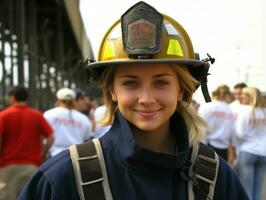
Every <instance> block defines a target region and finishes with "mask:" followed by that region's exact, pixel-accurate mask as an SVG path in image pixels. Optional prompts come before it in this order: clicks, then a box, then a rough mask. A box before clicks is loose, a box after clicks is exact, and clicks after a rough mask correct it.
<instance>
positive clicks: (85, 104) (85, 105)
mask: <svg viewBox="0 0 266 200" xmlns="http://www.w3.org/2000/svg"><path fill="white" fill-rule="evenodd" d="M75 92H76V98H75V101H74V107H75V109H76V110H78V111H79V112H81V113H83V114H84V115H86V116H87V117H88V118H89V120H90V123H91V130H92V132H95V127H96V122H95V118H94V114H93V112H94V110H93V109H92V107H93V102H92V101H91V100H90V97H89V96H88V95H87V94H86V93H85V92H84V91H82V90H79V89H77V90H76V91H75Z"/></svg>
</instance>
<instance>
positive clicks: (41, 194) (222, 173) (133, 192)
mask: <svg viewBox="0 0 266 200" xmlns="http://www.w3.org/2000/svg"><path fill="white" fill-rule="evenodd" d="M170 124H171V128H172V132H173V133H175V135H176V142H177V146H178V153H177V154H176V155H166V154H162V153H156V152H152V151H149V150H147V149H144V148H141V147H140V146H138V145H137V144H136V142H135V139H134V137H133V135H132V132H131V127H130V124H129V123H128V122H127V121H126V120H125V119H124V117H123V116H122V115H121V114H120V113H119V112H118V113H117V116H116V118H115V120H114V123H113V126H112V128H111V129H110V131H109V132H108V133H107V134H105V135H104V136H103V137H102V138H100V142H101V145H102V149H103V153H104V158H105V162H106V166H107V174H108V178H109V184H110V189H111V192H112V195H113V199H114V200H146V199H147V200H162V199H164V200H177V199H180V200H186V199H187V196H188V195H187V181H186V178H185V177H186V176H187V171H188V170H187V168H188V164H189V162H188V160H189V158H190V152H191V148H189V143H188V131H187V128H186V126H185V122H184V120H183V118H182V117H181V116H180V115H179V114H177V113H175V114H174V115H173V116H172V117H171V123H170ZM18 199H19V200H26V199H27V200H30V199H35V200H48V199H52V200H63V199H64V200H68V199H69V200H76V199H77V200H78V199H79V197H78V193H77V190H76V185H75V178H74V172H73V168H72V163H71V159H70V154H69V151H68V150H66V151H64V152H62V153H60V154H58V155H56V156H55V157H52V158H50V159H49V160H48V161H47V162H45V163H44V164H43V165H42V166H41V167H40V168H39V170H38V171H37V173H36V174H35V175H34V176H33V177H32V179H31V180H30V181H29V182H28V183H27V185H26V186H25V187H24V189H23V191H22V192H21V194H20V196H19V198H18ZM238 199H239V200H246V199H248V197H247V195H246V193H245V191H244V189H243V187H242V185H241V184H240V182H239V181H238V179H237V177H236V175H235V173H234V172H233V171H232V169H231V168H230V167H229V166H228V165H227V163H226V162H225V161H224V160H223V159H221V158H220V167H219V173H218V177H217V182H216V187H215V193H214V200H238Z"/></svg>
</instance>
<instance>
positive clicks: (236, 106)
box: [229, 82, 247, 174]
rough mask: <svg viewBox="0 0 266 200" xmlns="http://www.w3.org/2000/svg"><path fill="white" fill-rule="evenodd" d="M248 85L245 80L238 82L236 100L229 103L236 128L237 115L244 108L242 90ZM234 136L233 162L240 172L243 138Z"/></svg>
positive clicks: (234, 94) (235, 93) (236, 169)
mask: <svg viewBox="0 0 266 200" xmlns="http://www.w3.org/2000/svg"><path fill="white" fill-rule="evenodd" d="M246 87H247V84H246V83H243V82H240V83H237V84H235V85H234V87H233V96H234V101H232V102H231V103H230V104H229V107H230V109H231V110H232V112H233V115H234V129H235V122H236V118H237V115H238V113H239V112H241V108H242V106H241V105H242V103H241V96H242V90H243V88H246ZM234 133H235V131H234ZM234 138H235V141H234V148H235V150H234V151H235V159H234V162H233V163H232V164H233V167H234V169H235V171H236V173H237V174H238V157H239V147H240V143H241V140H239V139H238V137H237V136H235V137H234Z"/></svg>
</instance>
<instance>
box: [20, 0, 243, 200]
mask: <svg viewBox="0 0 266 200" xmlns="http://www.w3.org/2000/svg"><path fill="white" fill-rule="evenodd" d="M132 20H133V21H132ZM113 33H114V34H113ZM122 35H123V36H122ZM98 58H99V61H98V62H93V63H90V64H88V66H87V67H88V68H89V70H93V71H92V72H94V73H91V74H92V75H93V76H94V77H93V78H94V79H95V80H97V81H99V84H100V86H101V89H102V91H103V96H104V99H105V100H106V115H105V117H104V119H103V120H102V122H104V124H106V125H112V127H111V129H110V130H109V131H108V132H107V133H106V134H105V135H104V136H102V137H101V138H99V139H95V140H92V141H89V142H87V143H84V144H80V145H73V146H71V148H70V149H69V151H64V152H62V153H60V154H59V155H57V156H55V157H54V158H51V159H49V161H48V162H47V163H46V164H44V165H43V166H42V167H41V168H39V171H38V172H37V173H36V174H35V176H33V177H32V179H31V181H30V182H28V184H27V186H26V187H25V188H24V190H23V191H22V193H21V195H20V197H19V200H24V199H38V200H46V199H52V200H55V199H64V200H67V199H71V200H77V199H88V200H89V199H97V200H98V199H116V200H118V199H119V200H120V199H121V200H142V199H143V200H162V199H167V200H168V199H172V200H177V199H182V200H186V199H189V200H192V199H214V200H218V199H220V200H236V199H241V200H247V196H246V194H245V191H244V189H243V187H242V185H241V183H240V182H239V181H238V179H237V177H236V175H235V174H234V172H233V170H232V169H231V168H230V167H229V166H228V164H227V163H226V162H225V161H224V160H223V159H221V158H220V157H219V156H218V155H217V154H216V153H215V152H214V151H213V150H212V149H211V148H209V147H208V146H206V145H204V144H202V143H199V141H200V139H201V137H202V134H203V133H202V131H201V128H200V127H202V126H203V127H205V125H206V123H205V122H204V120H203V119H202V118H201V117H199V116H198V115H197V113H196V112H195V111H194V110H193V109H192V108H191V107H190V106H189V104H190V103H191V100H192V95H193V93H194V92H195V90H196V88H197V87H198V86H199V85H200V84H201V86H202V89H203V91H204V92H203V94H204V97H205V99H206V100H207V101H208V100H209V95H208V91H207V87H206V86H207V85H206V83H207V75H208V68H209V66H210V65H209V62H213V61H211V60H213V59H212V58H210V57H209V58H207V59H206V60H202V61H200V60H196V59H195V53H194V50H193V47H192V43H191V41H190V39H189V36H188V34H187V33H186V32H185V30H184V29H183V27H182V26H181V25H180V24H179V23H178V22H176V21H175V20H174V19H172V18H170V17H168V16H167V15H164V14H161V13H159V12H158V11H157V10H155V8H153V7H151V6H150V5H148V4H146V3H145V2H143V1H140V2H138V3H136V4H135V5H134V6H132V7H131V8H129V9H128V10H127V11H126V12H125V13H124V14H123V15H122V17H121V20H117V21H116V23H115V24H114V25H113V26H112V27H111V28H110V29H109V30H108V32H107V34H106V35H105V37H104V39H103V41H102V44H101V49H100V51H99V56H98ZM198 148H199V149H198ZM202 148H203V149H202ZM201 150H203V152H204V155H205V156H203V155H202V154H203V152H202V151H201ZM198 154H200V155H202V156H198ZM194 158H195V160H194ZM199 160H200V161H202V162H200V163H198V161H199ZM196 163H198V164H199V165H197V166H196ZM207 163H208V164H207ZM202 166H203V167H202ZM205 167H206V168H205ZM196 169H197V170H196ZM200 172H206V173H200ZM209 175H210V176H209Z"/></svg>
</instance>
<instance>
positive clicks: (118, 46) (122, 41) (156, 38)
mask: <svg viewBox="0 0 266 200" xmlns="http://www.w3.org/2000/svg"><path fill="white" fill-rule="evenodd" d="M208 61H209V60H205V61H201V60H199V59H196V58H195V53H194V50H193V46H192V43H191V40H190V38H189V36H188V34H187V33H186V31H185V29H184V28H183V27H182V26H181V25H180V24H179V23H178V22H176V21H175V20H174V19H172V18H171V17H169V16H167V15H165V14H161V13H159V12H158V11H157V10H155V9H154V8H153V7H151V6H150V5H148V4H146V3H145V2H142V1H141V2H139V3H137V4H135V5H134V6H132V7H131V8H129V9H128V10H127V11H126V12H125V13H124V14H123V15H122V17H121V19H119V20H117V21H116V22H115V23H114V24H113V25H112V26H111V28H110V29H109V30H108V31H107V33H106V34H105V36H104V38H103V40H102V43H101V45H100V49H99V54H98V62H92V63H89V64H88V68H89V69H91V70H93V71H94V72H96V75H100V74H101V73H102V71H103V69H104V68H105V67H108V66H113V65H121V64H133V63H137V64H145V63H146V64H180V65H185V66H187V67H188V69H189V71H190V73H191V75H192V76H193V77H194V78H195V79H196V80H198V81H199V82H200V83H201V84H204V82H207V75H208V69H209V64H208ZM205 85H206V84H205ZM206 86H207V85H206ZM205 89H207V88H205ZM206 91H207V92H206ZM206 91H204V92H203V94H205V93H206V95H204V97H205V100H206V101H210V97H209V99H208V96H209V94H208V90H206ZM206 98H207V99H206Z"/></svg>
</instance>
